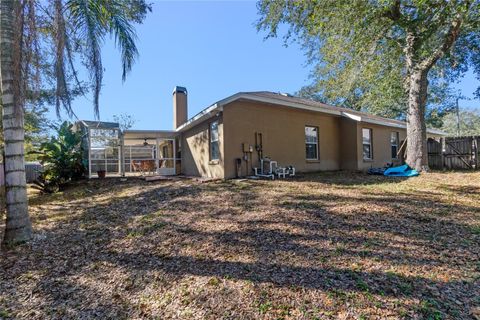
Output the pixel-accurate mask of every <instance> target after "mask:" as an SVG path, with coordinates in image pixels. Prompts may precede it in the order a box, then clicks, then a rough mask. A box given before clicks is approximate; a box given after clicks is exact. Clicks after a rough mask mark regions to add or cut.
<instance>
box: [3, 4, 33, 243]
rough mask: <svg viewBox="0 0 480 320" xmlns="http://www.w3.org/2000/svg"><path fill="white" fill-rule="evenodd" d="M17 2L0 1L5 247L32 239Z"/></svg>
mask: <svg viewBox="0 0 480 320" xmlns="http://www.w3.org/2000/svg"><path fill="white" fill-rule="evenodd" d="M19 5H20V1H18V0H0V77H1V81H0V84H1V99H2V100H1V101H2V123H3V136H4V140H5V159H4V161H5V194H6V201H5V204H6V213H7V219H6V227H5V235H4V239H3V241H4V244H14V243H18V242H24V241H27V240H29V239H31V237H32V225H31V222H30V217H29V215H28V202H27V188H26V181H25V158H24V126H23V122H24V109H23V103H22V99H21V97H20V95H21V90H20V84H21V83H22V81H21V80H22V79H21V67H20V66H21V35H19V32H21V29H20V28H17V27H18V25H17V22H18V21H16V18H15V17H16V14H15V13H18V11H17V12H15V10H14V7H15V6H19Z"/></svg>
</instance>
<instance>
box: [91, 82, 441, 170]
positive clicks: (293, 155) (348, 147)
mask: <svg viewBox="0 0 480 320" xmlns="http://www.w3.org/2000/svg"><path fill="white" fill-rule="evenodd" d="M187 100H188V93H187V90H186V88H184V87H178V86H177V87H175V88H174V91H173V124H174V130H172V131H165V130H161V131H147V130H126V131H124V132H123V134H121V137H120V140H121V143H120V145H121V146H122V148H119V150H118V151H116V152H115V151H114V152H113V154H118V155H119V156H118V157H117V158H118V159H117V158H115V157H113V161H112V163H113V164H114V163H115V161H119V162H118V163H123V164H124V165H123V166H122V165H120V166H119V169H120V170H119V171H120V173H122V174H124V173H125V172H128V168H129V166H131V162H132V160H134V159H135V156H132V150H134V153H135V152H136V151H135V150H137V149H142V148H143V149H145V147H151V148H150V149H148V150H152V151H151V153H150V155H147V157H150V158H151V159H155V160H156V161H157V172H158V173H160V174H180V173H181V174H184V175H193V176H202V177H212V178H222V179H229V178H234V177H236V176H247V175H251V174H253V168H254V167H258V166H259V159H260V158H270V159H272V160H275V161H277V162H278V165H280V166H289V165H292V166H294V167H295V168H296V170H297V172H313V171H322V170H367V169H368V168H371V167H381V166H384V165H385V164H387V163H392V162H393V163H394V164H400V163H401V162H402V151H403V150H404V149H405V148H404V147H403V148H402V144H403V142H404V141H405V138H406V123H405V122H403V121H398V120H393V119H388V118H383V117H379V116H374V115H371V114H367V113H364V112H358V111H354V110H351V109H346V108H340V107H335V106H331V105H327V104H324V103H321V102H317V101H313V100H308V99H303V98H298V97H294V96H291V95H288V94H282V93H273V92H266V91H260V92H239V93H236V94H234V95H232V96H229V97H227V98H225V99H222V100H220V101H218V102H216V103H214V104H213V105H211V106H209V107H207V108H206V109H204V110H203V111H201V112H200V113H198V114H197V115H195V116H193V117H192V118H190V119H189V118H188V103H187ZM428 135H429V136H430V137H439V136H442V135H443V134H442V132H441V131H438V130H434V129H428ZM92 139H93V138H92ZM92 141H93V140H92ZM129 141H130V143H128V142H129ZM148 141H154V143H148ZM110 144H111V143H110ZM90 145H91V142H90ZM135 148H136V149H135ZM143 149H142V150H143ZM401 149H403V150H401ZM102 150H103V149H102ZM157 150H158V152H157ZM102 152H104V153H105V154H107V153H109V152H108V151H102ZM142 152H144V150H143V151H142ZM149 152H150V151H149ZM147 153H148V152H147ZM144 156H145V155H143V156H142V159H145V157H144ZM107 157H108V156H106V157H105V158H107ZM89 158H90V159H92V156H91V155H90V156H89ZM93 158H95V157H93ZM100 161H103V159H100ZM105 165H108V163H107V161H106V160H105ZM91 172H92V169H91V168H90V174H91ZM93 172H94V170H93Z"/></svg>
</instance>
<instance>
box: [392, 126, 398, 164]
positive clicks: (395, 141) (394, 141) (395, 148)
mask: <svg viewBox="0 0 480 320" xmlns="http://www.w3.org/2000/svg"><path fill="white" fill-rule="evenodd" d="M390 145H391V149H392V159H397V158H398V156H397V154H398V132H397V131H393V132H392V133H391V134H390Z"/></svg>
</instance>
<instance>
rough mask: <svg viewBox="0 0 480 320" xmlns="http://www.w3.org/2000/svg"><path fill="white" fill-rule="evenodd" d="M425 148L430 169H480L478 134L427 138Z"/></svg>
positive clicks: (479, 137)
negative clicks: (436, 138)
mask: <svg viewBox="0 0 480 320" xmlns="http://www.w3.org/2000/svg"><path fill="white" fill-rule="evenodd" d="M427 148H428V165H429V167H430V168H432V169H440V170H443V169H446V170H478V169H480V136H470V137H447V138H441V139H440V141H437V140H434V139H428V142H427Z"/></svg>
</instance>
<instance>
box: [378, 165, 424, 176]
mask: <svg viewBox="0 0 480 320" xmlns="http://www.w3.org/2000/svg"><path fill="white" fill-rule="evenodd" d="M383 175H384V176H387V177H415V176H418V175H419V173H418V171H417V170H415V169H412V168H410V167H409V166H408V165H406V164H405V165H403V166H399V167H392V168H388V169H387V170H385V172H384V173H383Z"/></svg>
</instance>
